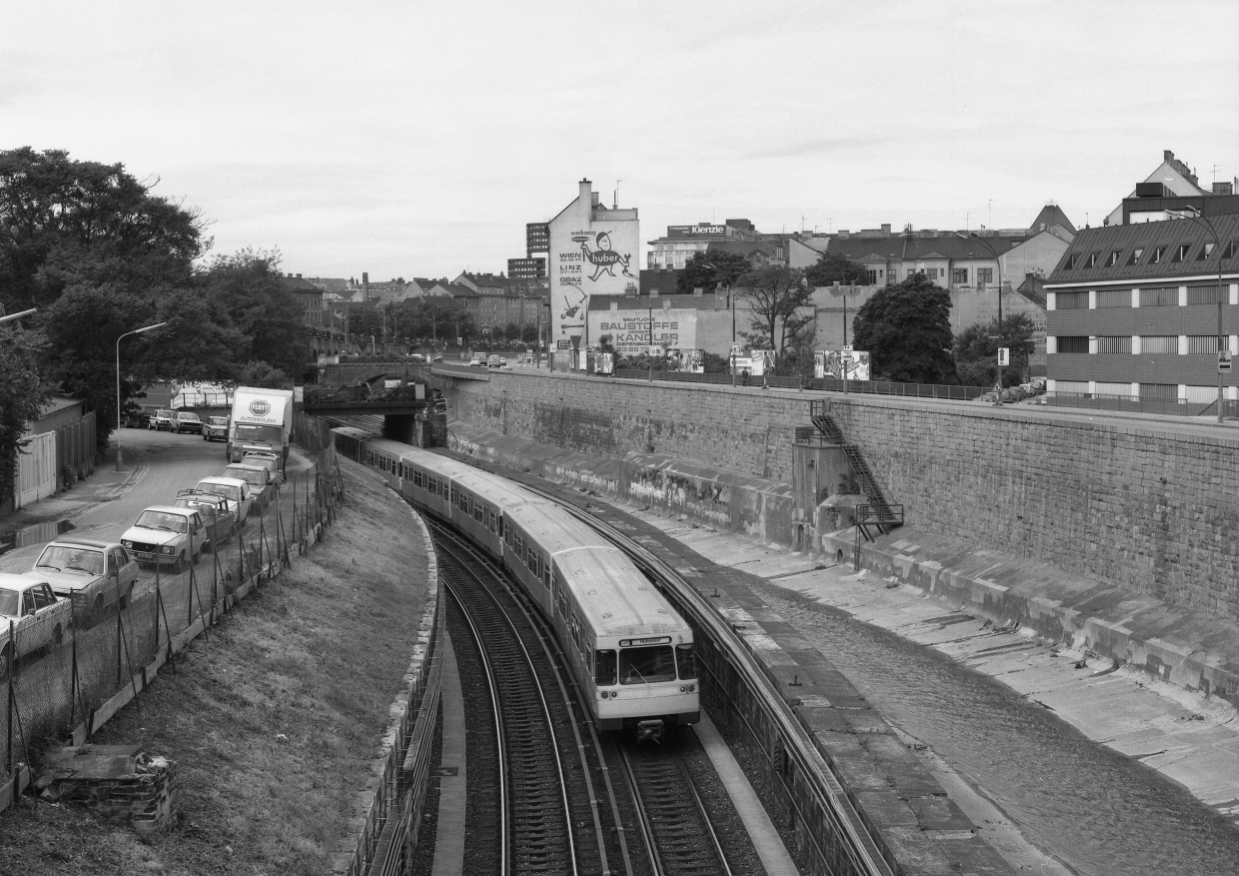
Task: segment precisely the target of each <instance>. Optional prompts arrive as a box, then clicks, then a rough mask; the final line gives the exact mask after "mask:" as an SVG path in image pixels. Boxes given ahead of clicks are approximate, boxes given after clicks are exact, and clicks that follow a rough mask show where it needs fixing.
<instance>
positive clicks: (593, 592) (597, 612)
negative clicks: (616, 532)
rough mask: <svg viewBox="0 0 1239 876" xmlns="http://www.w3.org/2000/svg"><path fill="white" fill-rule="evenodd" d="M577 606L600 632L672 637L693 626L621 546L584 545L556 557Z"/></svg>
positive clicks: (607, 634)
mask: <svg viewBox="0 0 1239 876" xmlns="http://www.w3.org/2000/svg"><path fill="white" fill-rule="evenodd" d="M555 560H556V563H557V565H558V566H559V571H560V573H561V574H562V575H563V576H564V580H565V581H566V582H567V583H568V586H569V587H571V588H572V592H573V593H575V594H576V596H577V604H578V605H579V606H580V607H581V611H582V613H583V614H584V615H585V616H586V619H587V620H588V621H589V625H590V626H591V627H592V628H593V630H594V632H595V633H596V634H597V635H600V636H623V635H633V636H651V635H664V636H669V635H672V634H674V633H682V632H684V631H685V630H687V629H688V625H687V624H686V623H685V622H684V621H683V620H682V619H681V618H680V616H679V615H678V614H676V612H675V609H673V608H672V607H671V604H670V603H669V602H667V600H666V598H665V597H663V595H662V594H661V593H659V592H658V589H657V588H656V587H654V585H653V584H651V583H650V581H649V579H648V578H646V577H645V575H643V574H642V573H641V571H640V570H639V569H637V567H636V566H634V565H633V564H632V561H631V560H629V559H628V557H627V556H625V555H624V552H623V551H621V550H620V549H619V548H617V547H613V546H607V547H583V548H576V549H573V550H567V551H563V552H561V553H558V554H556V555H555Z"/></svg>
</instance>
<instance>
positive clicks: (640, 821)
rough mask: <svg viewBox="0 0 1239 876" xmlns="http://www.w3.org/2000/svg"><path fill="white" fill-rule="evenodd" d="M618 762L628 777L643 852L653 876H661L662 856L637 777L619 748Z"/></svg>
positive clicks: (625, 755)
mask: <svg viewBox="0 0 1239 876" xmlns="http://www.w3.org/2000/svg"><path fill="white" fill-rule="evenodd" d="M619 755H620V762H621V763H622V764H623V765H624V773H625V775H626V776H627V777H628V787H629V789H630V790H631V791H632V800H633V805H634V806H636V808H637V826H638V827H640V828H641V839H642V840H644V842H645V850H646V853H647V854H648V855H649V859H650V865H651V867H652V868H653V870H654V876H663V874H664V873H665V872H666V870H665V868H664V867H663V859H662V856H661V855H660V854H659V853H658V843H657V842H655V840H654V828H653V826H652V825H651V824H650V814H649V812H647V811H646V808H645V799H644V798H643V797H642V796H641V790H640V785H639V784H638V783H637V777H636V775H634V774H633V770H632V763H631V762H630V761H629V760H628V752H626V751H624V749H623V748H622V747H621V748H619Z"/></svg>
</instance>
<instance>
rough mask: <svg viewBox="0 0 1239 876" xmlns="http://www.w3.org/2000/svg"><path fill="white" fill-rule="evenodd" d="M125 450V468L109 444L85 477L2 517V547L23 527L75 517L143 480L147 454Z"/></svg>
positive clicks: (114, 449) (47, 523)
mask: <svg viewBox="0 0 1239 876" xmlns="http://www.w3.org/2000/svg"><path fill="white" fill-rule="evenodd" d="M124 453H125V456H124V459H125V470H124V471H119V472H118V471H117V470H116V447H115V445H109V447H108V449H107V453H106V454H105V456H104V460H103V462H101V463H99V464H98V465H97V466H95V470H94V471H93V472H92V473H91V474H90V475H88V476H87V478H86V479H85V480H82V481H78V482H77V483H75V484H74V485H73V487H72V488H71V489H69V490H62V491H60V492H57V493H54V494H53V495H51V496H48V497H47V498H46V499H41V500H39V501H38V502H35V503H34V504H32V505H26V506H25V507H23V508H18V509H17V510H16V511H13V512H12V513H10V514H6V515H4V516H3V517H0V548H2V547H3V539H4V537H5V536H11V535H14V534H18V535H20V533H21V531H22V530H24V529H29V528H32V527H35V526H42V525H51V524H57V523H59V522H60V521H62V520H73V519H74V518H76V517H80V516H81V515H83V514H85V513H86V512H88V511H90V510H92V509H94V508H97V507H98V506H99V505H101V504H103V503H104V502H109V501H111V500H112V499H115V498H116V497H117V496H119V495H121V494H122V493H124V492H125V491H126V490H128V489H129V488H131V487H133V486H134V485H135V484H137V483H139V482H141V480H142V478H143V477H145V476H146V471H147V463H146V455H145V454H143V453H142V452H141V451H139V450H137V449H134V448H126V449H125V452H124ZM43 540H44V541H46V540H47V539H43ZM19 546H20V545H19Z"/></svg>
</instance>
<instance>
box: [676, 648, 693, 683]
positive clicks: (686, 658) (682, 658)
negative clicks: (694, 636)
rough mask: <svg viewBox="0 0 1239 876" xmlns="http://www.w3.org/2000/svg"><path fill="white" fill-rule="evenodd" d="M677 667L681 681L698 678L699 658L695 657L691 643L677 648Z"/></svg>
mask: <svg viewBox="0 0 1239 876" xmlns="http://www.w3.org/2000/svg"><path fill="white" fill-rule="evenodd" d="M675 667H676V669H677V670H678V671H679V674H680V678H681V679H689V678H696V677H697V658H696V657H695V656H694V655H693V646H692V643H691V642H690V643H689V644H687V645H676V646H675Z"/></svg>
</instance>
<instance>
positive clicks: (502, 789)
mask: <svg viewBox="0 0 1239 876" xmlns="http://www.w3.org/2000/svg"><path fill="white" fill-rule="evenodd" d="M443 583H444V586H445V587H446V588H447V592H448V593H449V594H451V597H452V599H453V600H455V602H456V605H457V606H458V607H459V608H460V613H461V615H462V616H463V617H464V619H465V623H467V624H468V625H469V632H470V633H471V634H472V635H473V642H474V644H475V645H476V646H477V649H478V656H479V657H480V658H481V661H482V666H483V668H484V669H485V670H486V686H487V688H489V690H490V701H491V708H492V714H493V715H494V718H495V748H496V749H497V751H496V754H497V755H498V757H497V758H496V760H497V762H498V764H499V794H500V797H499V799H500V804H499V872H500V873H501V874H503V876H508V872H509V869H508V867H509V862H508V816H509V813H508V805H509V804H508V800H509V798H510V797H511V789H510V788H509V787H508V774H507V767H508V757H507V750H508V749H507V741H506V738H505V736H504V732H503V704H502V703H501V702H500V700H499V681H498V679H497V678H496V677H495V668H494V666H492V665H491V662H490V655H489V654H488V653H487V651H486V646H485V644H483V640H482V631H481V630H479V629H478V627H477V624H476V623H474V621H473V616H472V615H471V614H469V611H468V610H467V609H466V608H465V601H464V599H463V598H462V597H461V595H460V593H458V592H457V590H456V585H455V584H453V583H452V582H450V581H448V580H447V579H446V576H444V582H443Z"/></svg>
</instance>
